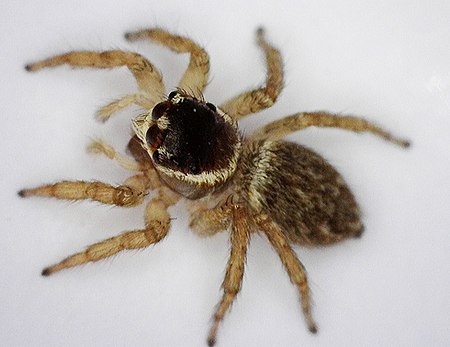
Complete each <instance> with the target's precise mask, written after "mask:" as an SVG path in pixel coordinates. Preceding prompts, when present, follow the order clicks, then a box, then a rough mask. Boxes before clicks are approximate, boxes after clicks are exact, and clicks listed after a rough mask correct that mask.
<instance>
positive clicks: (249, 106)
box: [220, 28, 283, 120]
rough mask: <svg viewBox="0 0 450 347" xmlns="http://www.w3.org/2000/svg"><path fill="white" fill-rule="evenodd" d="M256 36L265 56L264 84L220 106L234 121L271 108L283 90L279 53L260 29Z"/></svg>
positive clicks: (281, 64) (281, 63)
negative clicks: (265, 74) (265, 71)
mask: <svg viewBox="0 0 450 347" xmlns="http://www.w3.org/2000/svg"><path fill="white" fill-rule="evenodd" d="M256 35H257V42H258V45H259V46H260V47H261V48H262V49H263V51H264V54H265V56H266V65H267V76H266V83H265V85H264V86H263V87H261V88H258V89H255V90H252V91H249V92H246V93H243V94H240V95H238V96H236V97H234V98H232V99H231V100H229V101H227V102H226V103H225V104H223V105H221V106H220V108H221V109H222V110H224V111H225V112H226V113H228V114H229V115H230V116H231V117H233V118H234V119H236V120H238V119H239V118H241V117H244V116H246V115H248V114H250V113H256V112H258V111H261V110H263V109H265V108H268V107H270V106H272V105H273V104H274V103H275V101H276V100H277V98H278V95H279V94H280V92H281V89H282V88H283V62H282V60H281V55H280V52H279V51H278V50H277V49H275V48H274V47H273V46H271V45H270V44H268V43H267V41H266V39H265V37H264V30H263V29H262V28H259V29H258V31H257V33H256Z"/></svg>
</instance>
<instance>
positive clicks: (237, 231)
mask: <svg viewBox="0 0 450 347" xmlns="http://www.w3.org/2000/svg"><path fill="white" fill-rule="evenodd" d="M230 239H231V253H230V258H229V259H228V264H227V269H226V273H225V279H224V281H223V284H222V287H223V296H222V299H221V300H220V302H219V304H218V306H217V307H216V312H215V314H214V317H213V323H212V326H211V329H210V330H209V334H208V339H207V342H208V345H209V346H214V344H215V343H216V335H217V330H218V328H219V324H220V322H221V321H222V320H223V317H224V316H225V314H226V313H227V311H228V309H229V308H230V306H231V304H232V303H233V301H234V299H235V298H236V295H237V294H238V292H239V291H240V290H241V286H242V279H243V277H244V265H245V259H246V256H247V247H248V244H249V242H250V231H249V226H248V224H247V220H246V217H245V213H244V211H243V208H242V207H240V206H238V205H235V206H234V208H233V226H232V230H231V236H230Z"/></svg>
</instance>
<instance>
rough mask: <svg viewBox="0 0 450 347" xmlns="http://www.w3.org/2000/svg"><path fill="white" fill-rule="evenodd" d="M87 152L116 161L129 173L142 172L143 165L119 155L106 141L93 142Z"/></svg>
mask: <svg viewBox="0 0 450 347" xmlns="http://www.w3.org/2000/svg"><path fill="white" fill-rule="evenodd" d="M87 150H88V152H89V153H93V154H102V155H104V156H106V157H108V158H109V159H111V160H115V161H116V162H117V163H118V164H119V165H120V166H121V167H123V168H124V169H126V170H129V171H142V169H143V168H142V165H141V163H138V162H137V161H135V160H133V159H130V158H128V157H127V156H125V155H123V154H120V153H118V152H117V151H116V150H115V149H114V147H112V146H111V145H109V144H107V143H106V142H105V141H103V140H100V139H97V140H94V141H92V142H91V143H90V144H89V145H88V147H87Z"/></svg>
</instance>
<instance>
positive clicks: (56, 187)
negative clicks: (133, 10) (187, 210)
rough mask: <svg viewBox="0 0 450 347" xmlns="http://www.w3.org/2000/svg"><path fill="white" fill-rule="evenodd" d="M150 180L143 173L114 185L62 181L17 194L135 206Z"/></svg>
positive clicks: (148, 187) (146, 190)
mask: <svg viewBox="0 0 450 347" xmlns="http://www.w3.org/2000/svg"><path fill="white" fill-rule="evenodd" d="M150 188H151V182H150V180H149V178H148V177H147V176H145V175H142V174H140V175H136V176H132V177H130V178H128V179H127V180H126V181H125V182H124V184H123V185H120V186H117V187H114V186H112V185H109V184H107V183H103V182H84V181H62V182H57V183H54V184H48V185H43V186H39V187H36V188H29V189H22V190H20V191H19V192H18V194H19V196H21V197H24V198H27V197H30V196H42V197H53V198H56V199H63V200H88V199H90V200H94V201H98V202H101V203H103V204H107V205H116V206H123V207H131V206H136V205H138V204H140V203H142V202H143V200H144V196H145V194H146V193H147V192H148V191H149V189H150Z"/></svg>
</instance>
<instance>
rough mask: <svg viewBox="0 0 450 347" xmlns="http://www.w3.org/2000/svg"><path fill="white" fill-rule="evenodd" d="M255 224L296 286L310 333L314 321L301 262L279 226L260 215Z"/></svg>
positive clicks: (313, 328) (306, 280)
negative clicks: (264, 235)
mask: <svg viewBox="0 0 450 347" xmlns="http://www.w3.org/2000/svg"><path fill="white" fill-rule="evenodd" d="M256 222H257V225H258V226H259V227H260V228H261V230H262V231H263V232H264V233H265V234H266V236H267V238H268V239H269V242H270V243H271V245H272V247H273V248H274V249H275V251H276V252H277V253H278V256H279V257H280V259H281V262H282V263H283V266H284V268H285V269H286V271H287V273H288V275H289V278H290V280H291V282H292V283H293V284H295V285H296V286H297V288H298V291H299V294H300V299H301V303H302V309H303V315H304V316H305V319H306V324H307V326H308V329H309V331H310V332H312V333H316V332H317V327H316V323H315V322H314V320H313V318H312V314H311V299H310V292H309V286H308V279H307V277H306V270H305V268H304V266H303V264H302V263H301V262H300V261H299V260H298V258H297V256H296V255H295V253H294V251H293V250H292V248H291V246H290V245H289V241H288V239H287V238H286V236H285V235H284V234H283V232H282V231H281V229H280V227H279V226H278V225H277V224H275V223H274V222H273V221H271V220H270V219H269V218H268V217H261V218H259V219H258V220H257V221H256Z"/></svg>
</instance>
